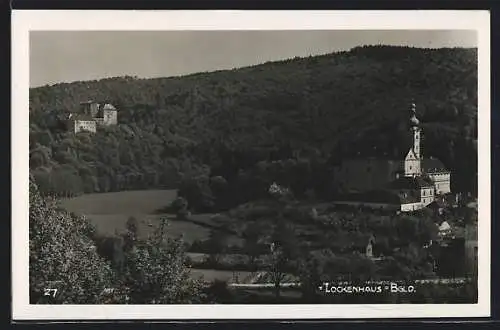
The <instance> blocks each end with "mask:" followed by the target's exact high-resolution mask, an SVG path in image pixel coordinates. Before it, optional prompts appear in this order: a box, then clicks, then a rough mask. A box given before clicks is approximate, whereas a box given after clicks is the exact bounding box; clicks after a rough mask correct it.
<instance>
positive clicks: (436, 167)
mask: <svg viewBox="0 0 500 330" xmlns="http://www.w3.org/2000/svg"><path fill="white" fill-rule="evenodd" d="M422 170H423V171H424V172H426V173H434V172H448V170H447V169H446V167H445V166H444V164H443V163H442V162H441V161H440V160H439V159H437V158H425V159H423V160H422Z"/></svg>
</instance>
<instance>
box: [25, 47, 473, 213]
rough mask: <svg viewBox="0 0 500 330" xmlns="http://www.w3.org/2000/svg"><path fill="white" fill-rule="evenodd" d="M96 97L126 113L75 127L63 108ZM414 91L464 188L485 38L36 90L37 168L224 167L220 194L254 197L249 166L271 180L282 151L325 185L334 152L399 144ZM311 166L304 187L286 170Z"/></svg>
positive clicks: (128, 175) (144, 176) (105, 174)
mask: <svg viewBox="0 0 500 330" xmlns="http://www.w3.org/2000/svg"><path fill="white" fill-rule="evenodd" d="M89 99H92V100H96V101H107V102H110V103H112V104H114V105H115V106H116V107H117V108H118V109H119V115H118V121H119V125H118V126H117V127H110V128H106V129H101V130H99V132H98V133H97V134H95V135H91V134H88V133H80V134H77V135H74V134H72V133H71V132H68V131H67V127H66V125H65V118H67V113H68V112H70V111H75V109H76V108H77V106H78V104H79V102H81V101H86V100H89ZM412 100H413V101H415V103H416V104H417V107H418V108H417V110H418V114H419V117H420V119H421V121H422V122H423V123H424V134H425V135H424V141H423V143H424V145H423V148H424V149H423V150H424V152H425V153H426V156H434V157H437V158H440V159H441V160H442V161H443V162H444V163H445V165H446V166H447V167H448V168H450V170H452V171H453V172H454V173H455V174H456V175H455V176H454V178H453V185H454V187H453V188H454V190H456V191H471V192H475V191H476V190H477V142H476V141H477V50H476V49H437V50H428V49H413V48H408V47H386V46H377V47H360V48H355V49H353V50H352V51H350V52H342V53H337V54H330V55H323V56H315V57H308V58H302V59H300V58H296V59H292V60H287V61H280V62H270V63H265V64H263V65H258V66H254V67H249V68H242V69H236V70H229V71H219V72H214V73H203V74H196V75H190V76H185V77H176V78H161V79H137V78H132V77H123V78H110V79H103V80H100V81H87V82H75V83H69V84H57V85H54V86H46V87H40V88H34V89H31V90H30V169H31V171H32V173H33V175H34V177H35V178H36V182H37V183H38V184H39V186H40V190H41V191H42V192H43V193H47V194H56V195H71V194H79V193H83V192H97V191H99V192H104V191H115V190H124V189H146V188H163V187H168V188H170V187H172V188H173V187H179V186H180V185H181V183H182V182H183V180H184V181H185V180H188V181H193V180H194V179H196V180H198V179H199V180H198V181H200V183H199V184H198V185H200V186H203V185H205V183H206V182H209V181H210V180H211V178H212V177H219V176H221V177H222V179H223V180H224V181H226V182H227V184H228V186H229V187H231V188H228V189H227V190H225V192H224V194H226V195H228V196H230V195H235V194H234V192H238V194H239V193H242V192H244V191H248V192H249V193H248V194H249V196H248V198H253V197H254V195H258V194H259V193H260V192H254V193H252V192H251V191H254V190H257V191H262V189H261V188H259V187H260V186H259V184H260V183H259V182H261V181H262V179H258V178H256V177H253V176H252V175H253V174H255V173H257V172H258V173H259V175H260V176H261V177H266V180H267V177H269V175H270V173H271V172H273V171H274V172H276V171H275V170H274V169H273V170H270V171H269V172H268V173H266V174H262V167H265V168H272V167H273V166H274V165H271V164H273V162H275V161H277V162H280V163H281V164H283V168H287V169H286V170H282V171H281V172H283V173H284V172H287V173H289V174H286V175H285V174H280V175H281V176H283V177H287V175H288V177H287V178H284V179H283V180H284V181H287V180H290V179H291V180H292V181H289V182H282V183H283V184H285V185H286V186H293V187H292V190H294V193H297V194H298V195H303V194H304V193H305V191H309V190H312V191H315V192H319V193H320V194H326V195H328V194H329V193H330V192H329V191H328V189H325V187H324V186H325V183H326V182H328V181H331V177H330V176H329V175H330V174H329V173H330V172H329V171H330V169H331V166H332V164H334V163H335V162H338V161H340V160H341V159H342V158H344V157H347V156H349V155H352V154H353V152H355V153H362V154H365V153H366V154H368V153H370V154H373V153H375V154H388V153H392V152H393V151H394V149H395V148H402V146H401V144H399V143H398V142H397V141H401V140H404V138H403V137H404V136H405V132H406V130H405V129H404V128H403V127H401V123H402V122H404V121H405V120H406V118H407V115H408V110H409V104H410V102H411V101H412ZM404 147H405V146H404ZM404 147H403V148H404ZM305 159H307V160H308V162H309V163H310V164H309V165H304V160H305ZM259 162H260V163H259ZM263 162H264V163H263ZM287 162H294V163H296V165H294V166H296V168H294V169H293V170H292V169H291V167H293V166H290V164H288V163H287ZM266 163H267V164H266ZM303 167H309V168H311V169H312V170H311V173H312V174H313V175H314V176H315V178H312V181H309V183H307V185H305V184H304V182H298V181H300V178H298V177H297V176H298V175H295V174H290V173H297V172H300V171H305V170H304V169H303ZM278 172H279V171H278ZM300 173H302V172H300ZM321 176H322V177H321ZM273 179H274V180H277V179H276V178H274V177H273ZM295 179H297V182H294V181H293V180H295ZM215 180H216V181H217V180H219V179H215ZM219 181H220V180H219ZM204 182H205V183H204ZM242 182H247V183H246V184H251V185H255V186H256V187H254V188H243V187H242V186H241V184H244V183H242ZM267 183H268V182H266V184H267ZM188 185H189V184H188ZM250 195H252V196H250ZM214 198H216V197H214ZM219 199H220V198H219ZM239 202H241V201H230V200H229V201H226V202H225V203H226V204H228V205H232V204H234V203H239ZM202 204H203V203H202ZM208 204H210V202H208ZM224 206H227V205H224ZM220 207H222V206H220Z"/></svg>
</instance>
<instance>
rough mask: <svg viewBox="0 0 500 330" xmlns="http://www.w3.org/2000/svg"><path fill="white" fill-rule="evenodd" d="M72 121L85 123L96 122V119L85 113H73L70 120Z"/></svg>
mask: <svg viewBox="0 0 500 330" xmlns="http://www.w3.org/2000/svg"><path fill="white" fill-rule="evenodd" d="M69 119H70V120H82V121H83V120H85V121H94V118H92V116H90V115H87V114H83V113H72V114H71V117H70V118H69Z"/></svg>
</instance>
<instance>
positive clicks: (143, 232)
mask: <svg viewBox="0 0 500 330" xmlns="http://www.w3.org/2000/svg"><path fill="white" fill-rule="evenodd" d="M176 196H177V193H176V191H175V190H142V191H120V192H113V193H104V194H88V195H82V196H78V197H75V198H71V199H65V200H62V201H61V206H63V207H64V208H65V209H66V210H68V211H70V212H74V213H76V214H80V215H85V216H86V217H87V218H88V219H89V220H90V222H91V223H92V224H94V225H95V226H96V227H97V230H98V232H99V233H101V234H107V235H112V234H114V233H115V232H122V231H123V230H125V224H126V222H127V220H128V218H129V217H131V216H133V217H135V218H136V219H137V220H138V221H139V236H140V237H147V236H148V235H149V234H150V233H152V232H153V231H154V230H155V229H156V228H157V227H158V226H159V224H160V218H161V217H167V218H170V219H171V220H170V221H169V222H168V230H167V232H168V234H169V236H170V237H172V238H179V237H182V238H183V239H184V240H185V241H186V242H189V243H192V242H193V241H194V240H203V239H206V238H208V236H209V235H210V228H207V227H204V226H200V225H197V224H194V223H191V222H188V221H179V220H176V219H174V218H173V216H172V215H161V214H155V213H156V211H157V210H158V209H161V208H164V207H165V206H167V205H168V204H169V203H170V202H172V201H173V200H174V199H175V197H176ZM207 218H208V217H207Z"/></svg>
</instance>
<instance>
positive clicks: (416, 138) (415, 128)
mask: <svg viewBox="0 0 500 330" xmlns="http://www.w3.org/2000/svg"><path fill="white" fill-rule="evenodd" d="M410 125H411V130H412V133H413V152H414V153H415V157H417V158H418V159H420V158H421V154H420V138H421V134H420V132H421V129H420V121H419V120H418V118H417V106H416V105H415V103H412V104H411V117H410Z"/></svg>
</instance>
